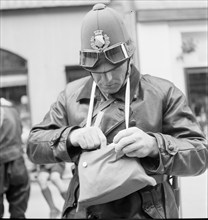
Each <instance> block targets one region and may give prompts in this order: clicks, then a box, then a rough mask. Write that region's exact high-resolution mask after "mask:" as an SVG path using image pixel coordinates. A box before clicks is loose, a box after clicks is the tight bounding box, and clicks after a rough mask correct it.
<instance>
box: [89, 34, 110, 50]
mask: <svg viewBox="0 0 208 220" xmlns="http://www.w3.org/2000/svg"><path fill="white" fill-rule="evenodd" d="M94 34H95V36H92V37H91V39H90V42H91V47H92V48H93V49H94V50H103V49H105V48H107V47H108V46H109V44H110V40H109V37H108V36H107V34H104V35H103V30H96V31H94Z"/></svg>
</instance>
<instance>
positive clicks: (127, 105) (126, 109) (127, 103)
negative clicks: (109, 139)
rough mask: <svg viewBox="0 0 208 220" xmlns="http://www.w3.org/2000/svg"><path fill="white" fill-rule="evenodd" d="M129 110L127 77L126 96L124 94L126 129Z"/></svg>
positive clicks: (128, 83)
mask: <svg viewBox="0 0 208 220" xmlns="http://www.w3.org/2000/svg"><path fill="white" fill-rule="evenodd" d="M129 108H130V81H129V76H128V78H127V82H126V94H125V123H126V129H127V128H128V127H129Z"/></svg>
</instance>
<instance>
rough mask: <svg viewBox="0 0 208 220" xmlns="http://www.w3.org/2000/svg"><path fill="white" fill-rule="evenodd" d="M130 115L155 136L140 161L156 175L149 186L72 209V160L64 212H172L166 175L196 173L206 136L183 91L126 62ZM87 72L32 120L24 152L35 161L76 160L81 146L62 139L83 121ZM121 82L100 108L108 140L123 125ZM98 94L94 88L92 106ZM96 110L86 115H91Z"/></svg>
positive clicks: (204, 161)
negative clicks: (153, 151) (152, 148)
mask: <svg viewBox="0 0 208 220" xmlns="http://www.w3.org/2000/svg"><path fill="white" fill-rule="evenodd" d="M130 85H131V87H130V88H131V92H130V93H131V110H130V112H131V113H130V121H134V123H135V124H136V125H135V126H137V127H139V128H140V129H142V130H143V131H145V132H147V133H148V134H149V135H152V136H154V137H155V138H156V141H157V144H158V147H159V156H158V158H155V159H152V158H150V157H145V158H142V159H141V163H142V165H143V167H144V169H145V171H146V172H147V174H149V175H152V176H154V175H157V176H158V175H159V176H161V181H159V182H158V184H157V185H156V186H155V187H145V188H144V189H142V190H139V191H138V192H135V193H133V194H131V195H129V196H127V197H124V198H122V199H119V200H115V201H112V202H110V203H106V204H101V205H95V206H93V207H89V208H88V209H87V210H86V211H85V212H84V213H77V212H76V206H77V197H78V194H79V177H78V173H77V166H75V167H76V168H75V172H74V175H73V178H72V180H71V182H70V185H69V189H68V195H67V199H66V201H65V205H64V208H63V217H65V218H76V217H77V218H85V217H86V218H150V217H151V218H177V217H178V208H177V205H176V200H175V197H174V191H173V189H172V186H171V184H170V182H169V180H168V179H167V178H165V177H167V176H180V177H183V176H196V175H200V174H202V173H203V172H205V170H206V168H207V166H208V146H207V141H206V139H205V137H204V135H203V133H202V131H201V130H200V127H199V124H198V123H197V121H196V118H195V116H194V115H193V113H192V111H191V109H190V108H189V107H188V105H187V102H186V98H185V96H184V95H183V93H182V92H181V91H180V90H179V89H178V88H177V87H175V86H174V85H173V84H172V83H171V82H169V81H167V80H164V79H161V78H158V77H153V76H150V75H141V74H140V73H139V72H138V70H137V69H136V68H135V67H134V66H132V71H131V74H130ZM91 87H92V79H91V77H85V78H82V79H79V80H76V81H73V82H71V83H69V84H68V85H67V86H66V88H65V89H64V90H63V91H62V92H61V93H60V95H59V96H58V98H57V101H56V102H55V103H54V104H52V106H51V108H50V110H49V112H48V113H47V114H46V116H45V117H44V119H43V121H42V122H41V123H40V124H38V125H35V126H33V128H32V130H31V132H30V135H29V140H28V145H27V154H28V156H29V158H30V159H31V160H32V161H33V162H34V163H38V164H42V163H56V162H60V161H65V162H74V163H75V165H77V164H78V160H79V155H80V154H81V152H82V150H81V148H79V147H73V146H72V145H71V143H70V141H69V139H68V135H69V134H70V132H71V131H72V129H76V128H78V127H82V126H83V124H84V123H83V121H84V120H85V119H86V117H87V112H88V105H89V100H90V93H91ZM124 97H125V88H124V87H123V88H121V89H120V91H119V92H118V93H116V94H114V95H113V96H112V97H111V98H113V99H114V101H113V102H112V103H111V104H110V105H109V106H107V107H106V108H105V111H104V116H103V120H102V122H101V128H102V130H103V132H104V134H105V135H106V137H107V141H108V142H109V143H111V142H112V140H113V137H114V136H115V135H116V134H117V132H118V131H119V130H122V129H125V122H124V121H125V119H124V118H125V113H124V103H125V99H124ZM102 100H103V96H102V94H101V93H100V91H99V89H97V90H96V96H95V107H94V109H95V111H96V108H98V107H99V106H100V105H101V104H102ZM95 118H96V114H95V115H94V117H93V119H92V120H95Z"/></svg>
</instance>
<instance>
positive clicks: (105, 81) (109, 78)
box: [92, 61, 128, 94]
mask: <svg viewBox="0 0 208 220" xmlns="http://www.w3.org/2000/svg"><path fill="white" fill-rule="evenodd" d="M127 67H128V62H127V61H126V62H124V63H123V64H122V65H121V66H119V67H117V68H115V69H113V70H111V71H109V72H107V73H93V72H92V77H93V79H94V81H95V82H96V84H97V86H98V87H99V88H100V90H101V91H102V92H103V93H105V94H114V93H116V92H118V91H119V90H120V88H121V87H122V85H123V83H124V80H125V78H126V72H127Z"/></svg>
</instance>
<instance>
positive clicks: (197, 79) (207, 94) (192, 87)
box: [185, 67, 208, 135]
mask: <svg viewBox="0 0 208 220" xmlns="http://www.w3.org/2000/svg"><path fill="white" fill-rule="evenodd" d="M185 75H186V82H187V94H188V101H189V105H190V106H191V108H192V110H193V112H194V113H195V115H196V117H197V119H198V121H199V123H200V125H201V127H202V129H203V130H204V133H205V135H208V130H207V125H208V67H201V68H186V69H185Z"/></svg>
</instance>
